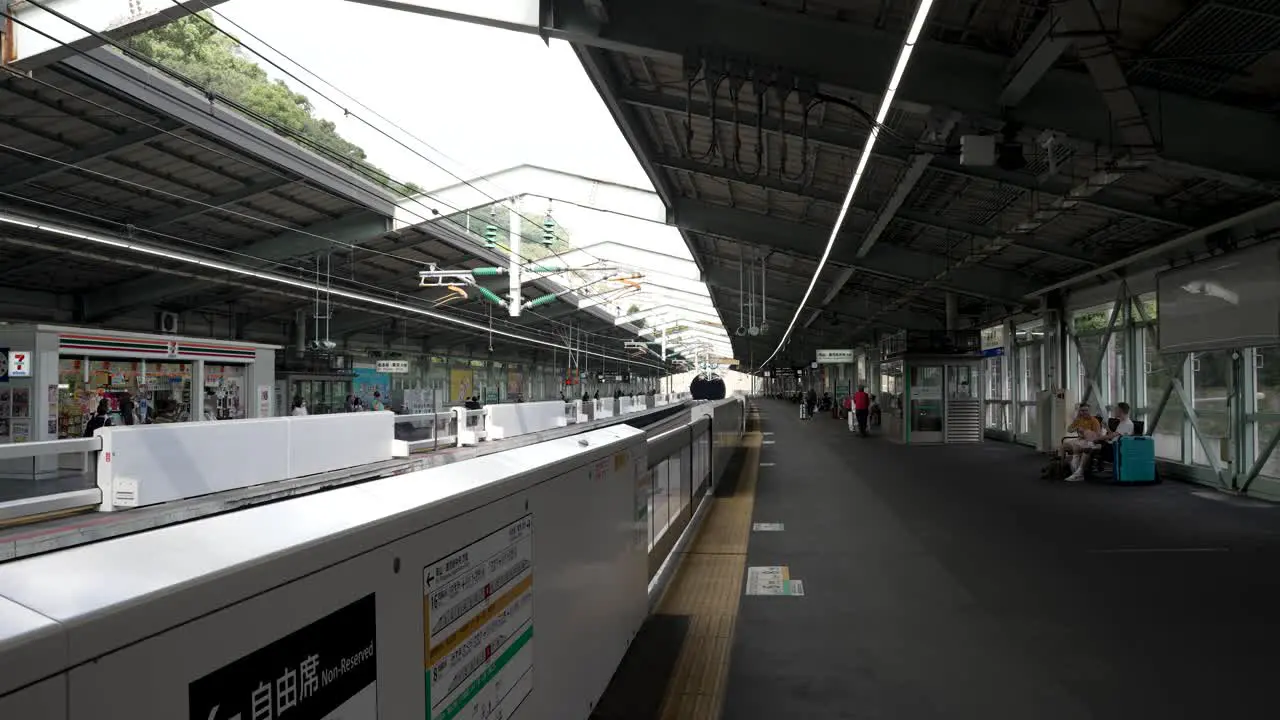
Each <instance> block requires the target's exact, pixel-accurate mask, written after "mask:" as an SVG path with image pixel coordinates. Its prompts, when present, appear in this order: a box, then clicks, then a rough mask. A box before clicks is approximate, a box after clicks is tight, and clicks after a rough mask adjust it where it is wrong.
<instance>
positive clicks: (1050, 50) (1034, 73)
mask: <svg viewBox="0 0 1280 720" xmlns="http://www.w3.org/2000/svg"><path fill="white" fill-rule="evenodd" d="M1065 29H1066V24H1065V23H1064V22H1063V21H1062V16H1060V15H1058V14H1056V13H1055V12H1054V11H1053V9H1052V7H1051V8H1050V9H1049V11H1048V12H1046V13H1045V15H1044V17H1042V18H1040V23H1039V24H1038V25H1036V28H1035V30H1032V31H1031V34H1030V35H1028V36H1027V39H1026V40H1024V41H1023V42H1022V47H1020V48H1018V52H1017V54H1016V55H1014V56H1013V60H1011V61H1009V65H1008V66H1007V67H1006V68H1005V72H1004V74H1003V76H1002V78H1003V81H1004V85H1003V86H1002V87H1001V88H1000V99H999V103H1000V106H1001V107H1014V106H1015V105H1017V104H1018V103H1021V102H1022V101H1023V99H1025V98H1026V97H1027V94H1028V93H1030V92H1031V88H1033V87H1035V85H1036V83H1038V82H1040V79H1041V78H1043V77H1044V76H1045V73H1047V72H1049V70H1050V69H1051V68H1052V67H1053V65H1054V63H1056V62H1058V58H1060V57H1062V53H1064V52H1066V50H1067V48H1069V47H1071V38H1069V37H1066V36H1065V35H1064V34H1063V31H1064V30H1065Z"/></svg>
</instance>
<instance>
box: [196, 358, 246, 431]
mask: <svg viewBox="0 0 1280 720" xmlns="http://www.w3.org/2000/svg"><path fill="white" fill-rule="evenodd" d="M244 384H245V367H244V366H243V365H205V367H204V393H205V395H204V418H203V419H204V420H240V419H242V418H243V417H244V405H245V400H244Z"/></svg>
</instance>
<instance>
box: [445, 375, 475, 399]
mask: <svg viewBox="0 0 1280 720" xmlns="http://www.w3.org/2000/svg"><path fill="white" fill-rule="evenodd" d="M475 394H476V373H475V371H474V370H450V371H449V402H462V401H463V400H466V399H467V398H469V397H471V396H472V395H475Z"/></svg>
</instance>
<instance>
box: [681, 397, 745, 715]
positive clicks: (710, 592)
mask: <svg viewBox="0 0 1280 720" xmlns="http://www.w3.org/2000/svg"><path fill="white" fill-rule="evenodd" d="M753 419H754V418H753ZM748 427H751V428H752V429H753V430H758V427H759V424H758V422H752V423H751V424H750V425H749V426H748ZM761 440H762V437H761V435H760V433H759V432H758V431H753V432H749V433H747V434H746V435H745V436H743V440H742V445H743V448H744V449H745V453H746V457H744V458H743V463H742V475H741V476H740V477H739V478H738V485H737V488H736V489H735V491H734V494H733V495H732V496H729V497H721V498H715V499H714V500H713V501H712V502H713V504H712V505H711V507H710V508H709V510H708V513H707V517H706V519H705V520H704V521H703V524H702V528H701V529H700V531H699V532H698V537H697V538H696V539H695V540H694V542H693V543H692V544H691V545H690V548H689V550H688V551H687V552H686V553H685V556H684V557H683V558H682V562H681V563H680V569H679V570H678V571H677V573H676V576H675V579H674V580H672V581H671V586H670V587H669V588H668V589H667V592H666V595H665V596H663V598H662V602H661V604H659V606H658V612H660V613H663V614H670V615H686V616H688V617H689V621H690V623H689V632H688V634H687V635H686V636H685V639H684V646H683V647H682V648H681V649H680V657H679V659H677V660H676V667H675V672H674V673H673V675H672V677H671V680H670V682H669V683H668V685H667V696H666V698H665V699H664V701H663V704H662V713H661V718H662V719H663V720H719V718H720V713H721V709H722V708H723V706H724V692H725V682H726V679H727V678H728V675H729V650H730V647H731V646H732V644H733V629H734V623H735V622H736V620H737V617H738V594H739V593H741V592H742V576H743V574H744V573H745V572H746V562H747V542H748V541H749V540H750V538H751V511H752V509H753V506H754V505H755V497H756V473H757V472H758V470H759V467H760V447H761Z"/></svg>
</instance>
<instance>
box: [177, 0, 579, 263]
mask: <svg viewBox="0 0 1280 720" xmlns="http://www.w3.org/2000/svg"><path fill="white" fill-rule="evenodd" d="M170 2H172V3H173V4H174V6H176V7H178V8H181V9H183V10H185V11H186V12H187V14H188V15H190V16H191V17H194V18H196V19H197V20H199V21H200V22H203V23H205V24H207V25H208V26H209V27H211V28H213V29H214V30H215V31H217V32H218V33H220V34H222V35H225V36H226V37H228V38H230V39H231V40H232V41H233V42H235V43H236V44H237V45H239V46H240V47H242V48H244V49H245V50H248V51H249V52H251V53H253V54H254V55H256V56H258V57H259V58H261V59H262V60H263V61H265V62H266V63H268V64H269V65H271V67H273V68H275V69H276V70H279V71H280V72H282V73H284V74H285V75H286V76H288V77H289V78H290V79H291V80H293V81H294V82H296V83H298V84H300V85H302V86H303V87H304V88H306V89H308V90H310V91H311V92H313V93H315V94H316V95H319V96H320V97H321V98H323V99H324V100H325V101H327V102H329V103H332V104H333V105H334V106H336V107H337V108H338V109H340V110H342V112H343V115H344V116H346V117H350V118H353V119H355V120H357V121H359V122H360V123H361V124H363V125H365V126H366V127H368V128H369V129H371V130H373V131H374V132H377V133H378V134H379V135H382V136H383V137H385V138H387V139H388V140H391V141H392V142H394V143H396V144H397V145H399V146H400V147H402V148H404V149H405V150H408V151H409V152H411V153H413V154H414V155H417V156H418V157H419V158H422V159H423V160H425V161H427V162H428V163H431V165H433V166H434V167H436V168H437V169H439V170H442V171H444V172H446V173H448V174H449V176H450V177H452V178H453V179H455V180H457V181H458V182H460V183H463V184H464V185H466V186H467V187H469V188H471V189H472V190H475V191H476V192H478V193H480V194H481V195H483V196H484V197H486V198H488V199H489V200H491V201H493V202H494V203H500V202H501V201H500V200H498V199H497V198H495V197H493V196H492V195H490V194H489V193H487V192H485V191H484V190H481V189H480V188H479V187H477V186H476V185H475V184H474V183H472V182H471V181H470V180H467V179H465V178H463V177H462V176H460V175H458V174H457V173H455V172H453V171H452V170H450V169H448V168H446V167H444V166H443V165H441V164H440V163H438V162H436V161H435V160H432V159H431V158H429V157H427V156H426V155H424V154H422V153H421V152H419V151H418V150H416V149H414V148H412V147H410V146H409V145H408V144H406V143H405V142H404V141H402V140H400V139H399V138H397V137H395V136H393V135H392V134H391V133H388V132H387V131H385V130H383V129H382V128H380V127H378V126H377V125H375V124H373V123H371V122H369V121H368V120H366V119H364V118H363V117H361V116H360V115H358V114H357V113H353V112H351V111H350V110H348V109H347V108H345V107H343V105H342V104H341V103H339V102H337V101H335V100H334V99H333V98H331V97H329V96H328V95H326V94H324V93H323V92H321V91H320V90H317V89H316V88H315V87H314V86H313V85H312V84H311V83H308V82H307V81H305V80H303V79H302V78H299V77H298V76H297V75H296V74H294V73H292V72H290V71H289V70H287V69H285V68H283V67H281V66H280V64H279V63H277V62H275V61H274V60H272V59H271V58H269V57H267V56H266V55H264V54H263V53H261V52H259V51H258V50H257V49H255V48H252V47H250V46H248V45H246V44H245V43H244V42H242V41H241V40H240V39H239V38H237V37H235V36H234V35H232V34H231V33H229V32H227V31H226V30H225V29H223V28H220V27H218V24H217V23H215V22H213V21H212V20H210V19H209V18H207V17H204V16H203V15H201V14H200V13H199V12H198V11H196V10H195V9H194V8H192V7H191V6H190V5H188V4H183V3H181V2H179V0H170ZM196 3H197V4H198V5H200V6H201V7H203V8H204V9H205V10H208V11H209V12H210V13H212V14H214V15H216V16H217V17H220V18H222V19H223V20H227V18H226V16H225V15H223V14H222V13H219V12H218V11H216V10H214V9H213V8H211V7H209V6H208V5H206V4H205V3H204V2H202V1H201V0H196ZM227 22H229V23H231V24H232V25H234V26H235V27H237V28H239V29H241V30H242V31H244V32H245V34H246V35H249V36H251V37H253V38H254V39H255V40H257V41H258V42H260V43H262V44H263V45H265V46H266V47H267V49H269V50H270V51H271V52H274V53H276V54H277V55H279V56H280V57H282V58H284V59H286V60H288V61H289V62H290V63H292V64H294V65H295V66H297V67H298V68H300V69H302V70H303V71H305V72H306V73H307V74H309V75H311V76H312V77H315V78H317V79H319V80H320V81H321V82H323V83H324V84H326V85H328V86H329V87H331V88H333V89H334V90H336V91H338V92H339V93H341V94H342V95H344V96H346V97H347V98H350V99H353V100H354V98H351V96H350V95H349V94H348V93H346V92H343V91H342V90H340V89H339V88H338V87H337V86H335V85H334V84H333V83H331V82H329V81H327V80H325V79H324V78H322V77H321V76H320V75H319V74H317V73H315V72H313V71H312V70H310V69H308V68H307V67H306V66H304V65H303V64H302V63H299V62H298V61H296V60H294V59H293V58H291V57H289V55H288V54H286V53H284V52H282V51H281V50H280V49H279V48H276V47H275V46H274V45H272V44H271V43H269V42H267V41H266V40H263V39H261V38H259V37H258V36H257V35H254V34H253V33H250V32H249V31H248V30H245V29H244V27H243V26H241V25H239V24H236V23H235V22H233V21H231V20H227ZM361 106H362V107H364V106H363V105H361ZM365 109H366V110H367V109H368V108H367V107H366V108H365ZM383 120H384V121H385V118H383ZM397 127H398V126H397ZM399 129H400V131H401V132H403V133H404V134H405V135H408V136H409V137H410V138H412V139H413V140H415V141H417V142H419V143H421V144H423V145H427V143H426V142H425V141H423V140H422V139H421V138H418V137H417V136H415V135H413V134H412V133H410V132H408V131H406V130H404V129H403V128H399ZM433 199H435V200H436V201H437V202H439V200H438V199H436V198H433ZM455 209H456V208H455ZM512 212H515V214H516V216H517V217H519V218H520V219H522V220H524V221H526V222H529V223H531V224H533V225H538V224H539V223H536V222H534V221H533V220H532V219H531V218H529V217H527V216H525V215H522V214H520V213H519V212H518V211H515V210H514V208H513V209H512ZM520 237H521V239H529V238H526V237H525V236H524V235H521V236H520ZM552 254H553V255H555V257H556V258H557V259H562V258H560V254H559V253H557V252H555V251H554V250H552ZM587 255H588V257H595V256H593V255H591V254H590V253H588V254H587ZM521 257H523V256H521ZM523 259H524V260H525V261H527V262H532V261H531V260H530V259H529V258H527V257H526V258H523ZM595 260H596V262H603V261H602V260H601V259H600V258H595Z"/></svg>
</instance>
